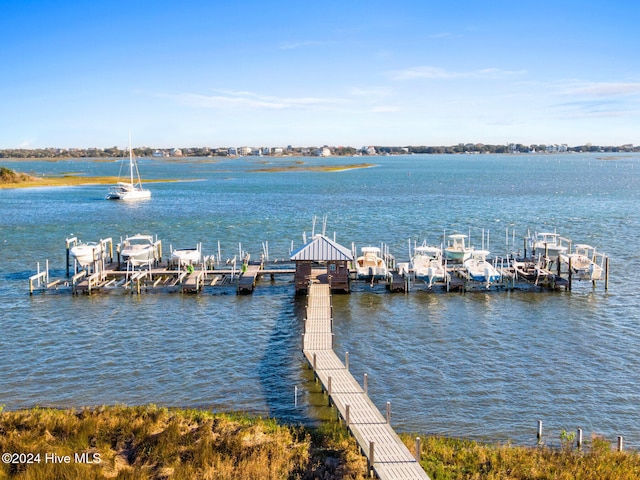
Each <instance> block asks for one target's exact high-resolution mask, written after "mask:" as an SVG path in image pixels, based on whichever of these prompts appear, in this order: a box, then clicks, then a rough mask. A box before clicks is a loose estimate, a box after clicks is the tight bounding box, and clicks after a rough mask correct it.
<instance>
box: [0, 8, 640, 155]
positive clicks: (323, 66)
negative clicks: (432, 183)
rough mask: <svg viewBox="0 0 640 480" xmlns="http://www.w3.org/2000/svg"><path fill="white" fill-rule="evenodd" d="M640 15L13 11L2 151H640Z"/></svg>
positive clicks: (7, 37) (5, 31)
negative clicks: (509, 146)
mask: <svg viewBox="0 0 640 480" xmlns="http://www.w3.org/2000/svg"><path fill="white" fill-rule="evenodd" d="M637 5H640V4H637V2H634V1H631V0H628V1H624V2H604V1H592V2H588V1H587V2H585V1H582V2H577V1H573V0H567V1H549V0H540V1H536V2H531V1H513V0H511V1H492V0H487V1H483V2H479V1H455V0H453V1H450V2H442V1H438V2H436V1H431V0H416V1H403V0H395V1H389V2H387V1H377V0H367V1H360V0H354V1H349V0H342V1H333V0H329V1H323V2H304V1H300V0H297V1H279V0H275V1H271V2H266V1H243V0H235V1H219V0H218V1H215V0H214V1H192V0H183V1H181V2H169V1H165V0H157V1H145V0H142V1H138V0H130V1H127V2H123V1H108V2H99V1H95V0H94V1H90V2H89V1H87V2H83V1H60V2H51V1H33V0H3V1H2V3H0V45H1V46H0V64H1V65H2V74H0V148H41V147H63V148H66V147H111V146H114V145H117V146H121V147H122V146H125V145H126V143H127V141H128V132H129V131H131V135H132V137H133V143H134V145H135V146H142V145H147V146H151V147H158V148H159V147H174V146H175V147H190V146H194V147H195V146H211V147H224V146H241V145H248V146H286V145H296V146H312V145H318V146H319V145H325V144H328V145H336V146H337V145H351V146H355V147H361V146H363V145H452V144H457V143H460V142H464V143H467V142H471V143H490V144H504V143H508V142H515V143H524V144H531V143H567V144H569V145H582V144H585V143H593V144H599V145H620V144H625V143H634V144H640V62H638V58H640V34H639V33H638V27H637V21H638V18H639V17H640V15H639V14H640V6H637Z"/></svg>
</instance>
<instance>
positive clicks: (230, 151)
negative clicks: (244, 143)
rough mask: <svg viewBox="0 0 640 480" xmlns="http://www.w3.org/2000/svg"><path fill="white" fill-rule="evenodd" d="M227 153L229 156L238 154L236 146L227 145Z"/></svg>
mask: <svg viewBox="0 0 640 480" xmlns="http://www.w3.org/2000/svg"><path fill="white" fill-rule="evenodd" d="M227 153H228V155H229V156H232V157H235V156H236V155H238V149H237V148H236V147H229V150H228V152H227Z"/></svg>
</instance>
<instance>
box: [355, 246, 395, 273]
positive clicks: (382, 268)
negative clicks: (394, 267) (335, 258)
mask: <svg viewBox="0 0 640 480" xmlns="http://www.w3.org/2000/svg"><path fill="white" fill-rule="evenodd" d="M361 252H362V255H360V256H359V257H358V258H357V259H356V271H357V275H358V278H361V279H367V280H374V279H383V278H386V277H387V275H388V274H389V269H388V268H387V264H386V263H385V261H384V259H383V258H382V257H381V256H380V249H379V248H378V247H362V249H361Z"/></svg>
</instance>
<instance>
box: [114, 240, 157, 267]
mask: <svg viewBox="0 0 640 480" xmlns="http://www.w3.org/2000/svg"><path fill="white" fill-rule="evenodd" d="M118 251H119V252H120V255H121V256H122V259H123V260H124V261H125V262H126V263H127V265H131V266H132V267H137V266H140V265H148V266H151V265H152V264H154V263H157V262H159V261H160V257H161V248H160V241H159V240H154V238H153V236H152V235H142V234H137V235H133V236H131V237H127V238H125V239H124V240H123V241H122V243H121V244H120V245H118Z"/></svg>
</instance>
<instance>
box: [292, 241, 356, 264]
mask: <svg viewBox="0 0 640 480" xmlns="http://www.w3.org/2000/svg"><path fill="white" fill-rule="evenodd" d="M291 260H294V261H298V260H311V261H314V262H326V261H332V260H333V261H336V260H343V261H351V260H353V255H352V254H351V250H349V249H348V248H346V247H343V246H342V245H340V244H338V243H336V242H334V241H333V240H330V239H329V238H327V237H325V236H324V235H316V236H315V237H313V240H311V241H310V242H309V243H307V244H306V245H303V246H302V247H300V248H299V249H298V250H296V251H295V252H293V254H292V255H291Z"/></svg>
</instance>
